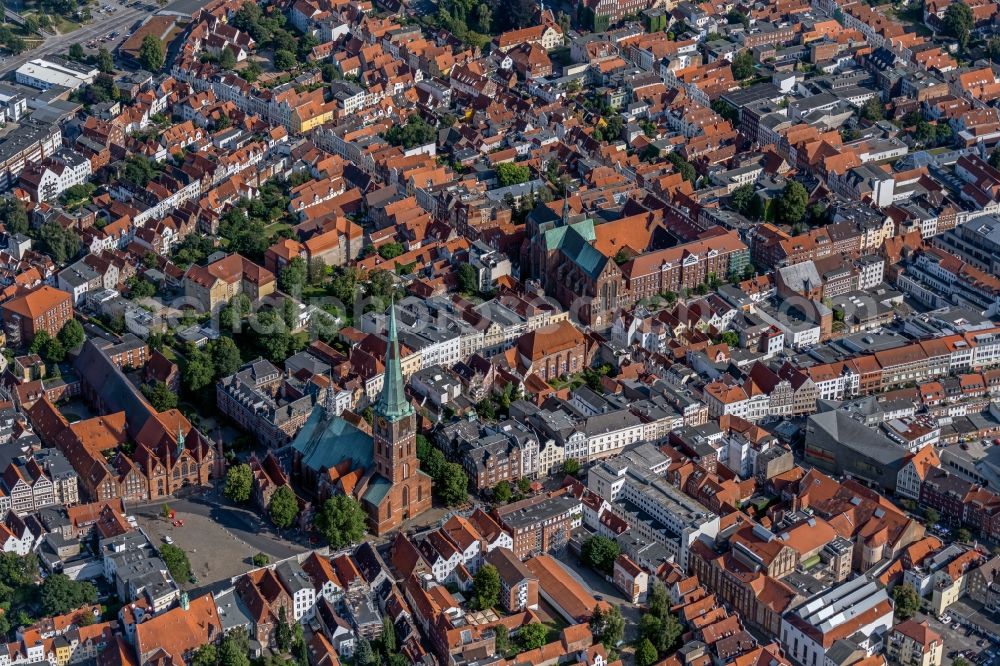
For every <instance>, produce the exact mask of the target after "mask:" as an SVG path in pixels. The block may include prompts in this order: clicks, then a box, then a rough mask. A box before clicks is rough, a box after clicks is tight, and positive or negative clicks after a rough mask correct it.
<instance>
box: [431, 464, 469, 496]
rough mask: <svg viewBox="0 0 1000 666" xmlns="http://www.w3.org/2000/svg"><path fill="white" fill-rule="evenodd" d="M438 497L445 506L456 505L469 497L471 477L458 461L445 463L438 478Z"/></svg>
mask: <svg viewBox="0 0 1000 666" xmlns="http://www.w3.org/2000/svg"><path fill="white" fill-rule="evenodd" d="M436 486H437V490H438V497H439V498H440V499H441V501H442V502H443V503H444V504H445V506H455V505H457V504H461V503H462V502H464V501H466V500H467V499H468V497H469V490H468V488H469V477H468V476H466V474H465V470H464V469H462V466H461V465H459V464H458V463H445V465H444V468H443V469H442V470H441V473H440V475H439V477H438V478H437V483H436Z"/></svg>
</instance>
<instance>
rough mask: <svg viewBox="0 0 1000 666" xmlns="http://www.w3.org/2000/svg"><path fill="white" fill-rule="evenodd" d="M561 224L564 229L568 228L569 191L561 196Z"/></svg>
mask: <svg viewBox="0 0 1000 666" xmlns="http://www.w3.org/2000/svg"><path fill="white" fill-rule="evenodd" d="M562 223H563V226H564V227H566V226H569V190H566V192H565V193H564V196H563V212H562Z"/></svg>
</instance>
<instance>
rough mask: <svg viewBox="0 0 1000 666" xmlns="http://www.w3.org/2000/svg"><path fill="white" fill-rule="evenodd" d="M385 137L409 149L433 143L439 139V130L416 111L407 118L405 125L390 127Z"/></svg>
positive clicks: (391, 142)
mask: <svg viewBox="0 0 1000 666" xmlns="http://www.w3.org/2000/svg"><path fill="white" fill-rule="evenodd" d="M385 139H386V141H388V142H389V143H390V144H392V145H394V146H402V147H403V148H405V149H407V150H409V149H410V148H415V147H416V146H423V145H426V144H428V143H433V142H434V141H435V140H436V139H437V131H436V130H435V129H434V127H433V126H431V125H429V124H428V123H427V121H425V120H424V119H423V118H421V117H420V116H419V115H417V114H415V113H414V114H411V115H410V117H409V118H407V120H406V124H405V125H393V126H392V127H391V128H389V131H387V132H386V133H385Z"/></svg>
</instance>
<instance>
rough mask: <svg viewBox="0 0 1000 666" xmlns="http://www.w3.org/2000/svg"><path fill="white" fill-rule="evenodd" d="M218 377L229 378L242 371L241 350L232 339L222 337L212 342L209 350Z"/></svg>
mask: <svg viewBox="0 0 1000 666" xmlns="http://www.w3.org/2000/svg"><path fill="white" fill-rule="evenodd" d="M209 351H210V355H211V357H212V366H213V367H214V369H215V376H216V377H228V376H229V375H231V374H233V373H234V372H236V371H237V370H239V369H240V365H242V364H243V361H242V360H241V359H240V348H239V347H237V346H236V343H235V342H234V341H233V339H232V338H229V337H226V336H222V337H220V338H219V339H218V340H215V341H213V342H212V345H211V347H210V349H209Z"/></svg>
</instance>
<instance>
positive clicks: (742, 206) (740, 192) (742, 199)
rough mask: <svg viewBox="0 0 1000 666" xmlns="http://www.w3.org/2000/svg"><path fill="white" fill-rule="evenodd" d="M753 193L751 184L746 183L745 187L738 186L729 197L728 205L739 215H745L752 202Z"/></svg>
mask: <svg viewBox="0 0 1000 666" xmlns="http://www.w3.org/2000/svg"><path fill="white" fill-rule="evenodd" d="M754 196H756V195H755V193H754V186H753V184H752V183H747V184H746V185H740V186H739V187H737V188H736V189H735V190H733V193H732V194H730V195H729V205H731V206H732V207H733V210H735V211H736V212H737V213H739V214H740V215H746V214H747V211H748V210H749V209H750V204H751V203H752V202H753V198H754Z"/></svg>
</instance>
